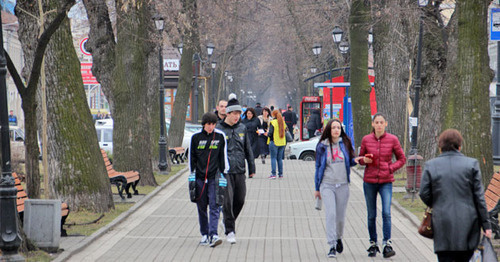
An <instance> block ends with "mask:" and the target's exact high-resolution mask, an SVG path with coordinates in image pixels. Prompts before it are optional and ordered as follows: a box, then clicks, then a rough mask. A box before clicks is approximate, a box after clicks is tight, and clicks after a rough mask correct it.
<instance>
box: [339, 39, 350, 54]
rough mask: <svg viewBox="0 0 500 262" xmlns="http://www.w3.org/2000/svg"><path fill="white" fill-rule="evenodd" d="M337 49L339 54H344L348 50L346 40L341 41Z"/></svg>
mask: <svg viewBox="0 0 500 262" xmlns="http://www.w3.org/2000/svg"><path fill="white" fill-rule="evenodd" d="M339 51H340V53H341V54H343V55H345V54H347V53H348V52H349V43H348V42H346V41H342V42H340V44H339Z"/></svg>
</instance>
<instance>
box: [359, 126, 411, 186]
mask: <svg viewBox="0 0 500 262" xmlns="http://www.w3.org/2000/svg"><path fill="white" fill-rule="evenodd" d="M393 153H394V154H395V155H396V159H397V160H396V162H394V163H393V162H392V154H393ZM365 154H373V162H372V163H370V164H367V163H365V162H364V161H363V159H361V160H360V161H359V164H361V165H366V168H365V175H364V178H363V181H365V182H366V183H372V184H383V183H389V182H391V183H392V182H394V172H396V170H398V169H400V168H401V167H403V166H404V164H405V163H406V157H405V153H404V152H403V149H402V148H401V145H400V144H399V140H398V138H397V137H396V136H395V135H392V134H389V133H387V132H385V133H384V134H383V135H382V136H381V137H380V138H378V139H377V138H376V137H375V133H373V132H372V133H370V134H368V135H366V136H364V137H363V140H361V150H360V151H359V155H360V156H364V155H365Z"/></svg>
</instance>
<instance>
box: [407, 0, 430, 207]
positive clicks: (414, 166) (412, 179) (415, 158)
mask: <svg viewBox="0 0 500 262" xmlns="http://www.w3.org/2000/svg"><path fill="white" fill-rule="evenodd" d="M428 2H429V1H426V0H419V1H418V5H419V7H420V8H423V7H425V6H427V4H428ZM423 20H424V17H423V14H421V15H420V18H419V31H418V48H417V73H416V76H415V82H414V88H415V103H414V106H413V114H412V115H413V116H412V117H411V119H410V120H411V121H410V123H412V131H411V149H410V156H409V157H408V163H407V174H408V176H407V180H408V182H409V183H407V184H409V185H411V186H410V188H407V191H408V190H410V191H409V192H408V193H409V194H411V196H412V199H414V197H415V194H416V193H417V187H416V186H417V180H419V179H420V177H419V176H420V175H421V172H422V171H421V169H420V168H418V165H419V163H418V162H419V161H420V160H421V159H422V157H421V156H419V155H418V148H417V142H418V113H419V112H418V111H419V103H420V88H421V87H422V79H421V68H422V66H421V64H422V63H421V61H422V37H423ZM408 167H410V168H408ZM408 171H409V172H408ZM412 173H413V174H412Z"/></svg>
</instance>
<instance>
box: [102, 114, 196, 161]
mask: <svg viewBox="0 0 500 262" xmlns="http://www.w3.org/2000/svg"><path fill="white" fill-rule="evenodd" d="M186 124H187V123H186ZM169 127H170V121H167V122H166V132H168V128H169ZM190 128H193V127H192V126H190ZM95 130H96V132H97V140H98V141H99V147H100V148H102V149H104V150H105V151H107V152H109V153H110V154H113V119H101V120H97V121H96V122H95ZM193 134H194V132H191V131H190V129H188V128H185V129H184V138H183V139H182V145H181V146H182V147H183V148H184V149H186V150H187V149H189V144H190V143H191V137H192V136H193Z"/></svg>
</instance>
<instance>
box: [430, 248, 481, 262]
mask: <svg viewBox="0 0 500 262" xmlns="http://www.w3.org/2000/svg"><path fill="white" fill-rule="evenodd" d="M436 254H437V257H438V261H439V262H468V261H469V259H470V258H471V257H472V254H474V250H469V251H442V252H437V253H436Z"/></svg>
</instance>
